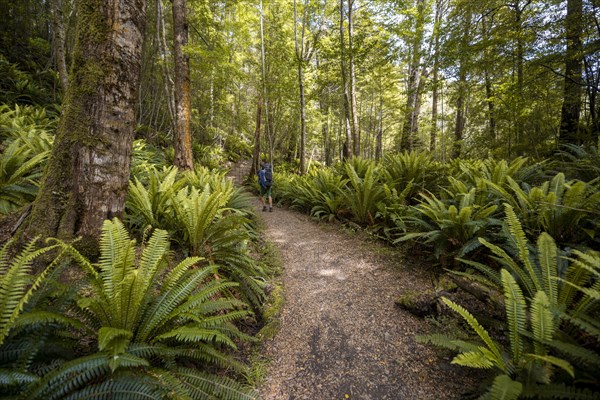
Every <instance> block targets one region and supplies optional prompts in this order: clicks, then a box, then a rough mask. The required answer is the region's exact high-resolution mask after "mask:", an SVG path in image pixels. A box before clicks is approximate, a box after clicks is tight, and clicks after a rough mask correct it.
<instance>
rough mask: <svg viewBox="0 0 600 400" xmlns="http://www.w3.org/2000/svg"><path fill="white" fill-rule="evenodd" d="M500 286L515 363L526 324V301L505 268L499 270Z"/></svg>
mask: <svg viewBox="0 0 600 400" xmlns="http://www.w3.org/2000/svg"><path fill="white" fill-rule="evenodd" d="M500 275H501V279H502V286H503V287H504V306H505V309H506V319H507V323H508V331H509V338H510V347H511V350H512V359H513V363H514V364H517V363H518V362H519V360H520V358H521V354H522V353H523V347H524V344H523V338H522V336H521V334H522V332H523V331H525V326H526V324H527V312H526V303H525V298H524V297H523V293H522V292H521V288H520V287H519V285H518V284H517V282H516V281H515V278H513V277H512V275H511V274H510V273H509V272H508V271H507V270H505V269H503V270H502V271H500Z"/></svg>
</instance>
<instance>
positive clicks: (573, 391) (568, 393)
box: [521, 383, 600, 400]
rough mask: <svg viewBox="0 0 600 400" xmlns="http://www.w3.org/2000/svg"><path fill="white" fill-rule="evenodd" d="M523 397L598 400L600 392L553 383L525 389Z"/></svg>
mask: <svg viewBox="0 0 600 400" xmlns="http://www.w3.org/2000/svg"><path fill="white" fill-rule="evenodd" d="M521 396H522V397H524V398H526V399H571V400H596V399H598V397H599V396H600V392H592V391H591V390H589V389H579V388H575V387H572V386H567V385H565V384H564V383H551V384H548V385H531V386H528V387H525V388H524V390H523V393H522V394H521Z"/></svg>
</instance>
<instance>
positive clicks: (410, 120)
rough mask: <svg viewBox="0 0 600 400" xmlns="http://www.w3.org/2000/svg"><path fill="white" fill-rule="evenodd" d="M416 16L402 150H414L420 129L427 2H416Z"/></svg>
mask: <svg viewBox="0 0 600 400" xmlns="http://www.w3.org/2000/svg"><path fill="white" fill-rule="evenodd" d="M415 6H416V15H415V21H414V25H413V37H412V43H411V60H410V63H409V68H408V85H407V86H408V91H407V94H406V117H405V119H404V127H403V129H402V141H401V144H400V147H401V149H406V150H412V149H413V142H414V138H415V136H416V134H417V131H418V129H419V113H420V108H421V107H420V105H421V89H422V87H423V85H422V82H421V81H422V78H423V77H422V76H421V75H422V74H421V54H422V51H421V47H422V45H423V37H424V34H425V0H416V2H415Z"/></svg>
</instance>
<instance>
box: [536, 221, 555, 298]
mask: <svg viewBox="0 0 600 400" xmlns="http://www.w3.org/2000/svg"><path fill="white" fill-rule="evenodd" d="M537 248H538V254H537V255H538V260H539V263H540V268H541V272H542V281H541V282H542V286H543V290H544V291H545V292H546V294H547V295H548V298H549V300H550V302H551V303H552V304H557V302H558V282H557V281H556V276H557V275H558V271H557V267H556V257H557V254H558V249H557V247H556V243H555V242H554V239H552V237H551V236H550V235H548V234H547V233H546V232H542V234H541V235H540V236H539V237H538V241H537Z"/></svg>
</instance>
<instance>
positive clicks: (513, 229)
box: [504, 204, 544, 291]
mask: <svg viewBox="0 0 600 400" xmlns="http://www.w3.org/2000/svg"><path fill="white" fill-rule="evenodd" d="M504 208H505V212H506V221H507V223H508V227H509V231H510V233H511V235H512V237H513V238H514V240H515V244H516V245H517V249H518V251H519V259H520V260H521V262H522V263H523V266H524V267H525V270H526V271H527V273H528V274H529V277H530V278H531V280H532V282H533V285H534V288H535V291H538V290H543V289H544V288H543V287H542V286H541V285H540V282H541V281H542V277H541V276H540V273H538V271H536V269H535V267H534V265H533V264H532V263H531V260H530V259H529V250H528V249H527V237H526V236H525V232H523V227H522V226H521V222H520V221H519V219H518V218H517V215H516V214H515V212H514V210H513V208H512V207H511V206H510V205H508V204H505V205H504Z"/></svg>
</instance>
